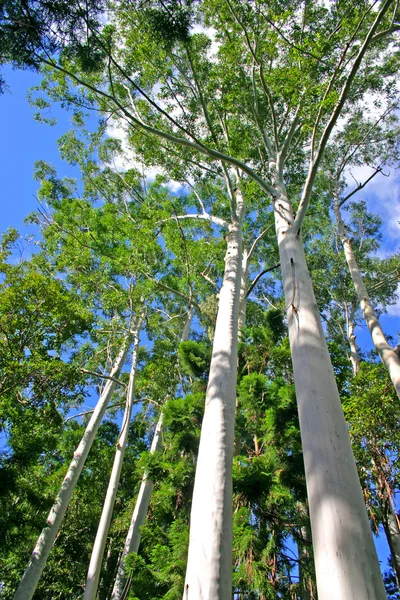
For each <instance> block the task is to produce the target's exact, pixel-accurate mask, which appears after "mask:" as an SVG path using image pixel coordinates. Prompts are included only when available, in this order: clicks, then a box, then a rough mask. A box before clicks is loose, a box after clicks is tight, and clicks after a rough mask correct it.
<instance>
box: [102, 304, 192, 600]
mask: <svg viewBox="0 0 400 600" xmlns="http://www.w3.org/2000/svg"><path fill="white" fill-rule="evenodd" d="M193 312H194V310H193V307H192V306H189V309H188V312H187V316H186V319H185V324H184V327H183V331H182V336H181V341H182V342H186V341H187V340H188V338H189V334H190V328H191V323H192V319H193ZM163 419H164V415H163V408H162V407H161V410H160V416H159V418H158V421H157V425H156V428H155V431H154V437H153V440H152V442H151V447H150V454H154V453H156V452H158V451H159V450H160V447H161V441H162V429H163ZM152 489H153V481H152V480H151V479H150V478H149V473H147V472H144V474H143V479H142V482H141V485H140V489H139V493H138V497H137V500H136V504H135V508H134V510H133V513H132V518H131V522H130V525H129V529H128V533H127V536H126V540H125V544H124V548H123V551H122V554H121V556H120V559H119V565H118V570H117V574H116V577H115V583H114V587H113V590H112V595H111V598H112V600H120V599H121V598H122V595H123V593H125V589H126V565H125V561H126V557H127V555H128V554H131V553H132V552H136V553H137V552H138V550H139V545H140V539H141V535H142V532H141V528H142V527H143V524H144V521H145V519H146V515H147V511H148V508H149V504H150V498H151V492H152Z"/></svg>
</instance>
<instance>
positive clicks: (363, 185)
mask: <svg viewBox="0 0 400 600" xmlns="http://www.w3.org/2000/svg"><path fill="white" fill-rule="evenodd" d="M381 172H382V167H381V166H379V167H377V168H376V169H375V171H374V172H373V173H372V175H371V176H370V177H368V179H366V180H365V181H364V183H359V184H358V185H357V187H356V188H355V189H354V190H353V191H352V192H350V194H347V196H345V197H344V198H342V200H340V202H339V207H342V206H343V204H344V203H345V202H347V200H348V199H349V198H351V197H352V196H354V194H356V193H357V192H359V191H360V190H362V189H363V188H364V187H365V186H366V185H367V184H368V183H369V182H370V181H371V179H373V178H374V177H375V176H376V175H378V173H381Z"/></svg>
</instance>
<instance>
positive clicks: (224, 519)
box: [183, 191, 244, 600]
mask: <svg viewBox="0 0 400 600" xmlns="http://www.w3.org/2000/svg"><path fill="white" fill-rule="evenodd" d="M235 204H236V217H235V219H233V220H232V222H231V224H230V226H229V234H228V236H227V252H226V256H225V274H224V281H223V285H222V288H221V292H220V300H219V307H218V315H217V321H216V326H215V336H214V344H213V351H212V358H211V365H210V375H209V381H208V387H207V393H206V403H205V411H204V419H203V424H202V428H201V438H200V448H199V454H198V460H197V468H196V477H195V484H194V491H193V502H192V511H191V517H190V540H189V556H188V564H187V571H186V581H185V588H184V593H183V599H184V600H200V599H201V600H231V599H232V458H233V446H234V420H235V398H236V374H237V364H236V363H237V337H238V317H239V303H240V286H241V261H242V221H243V214H244V206H243V198H242V195H241V193H240V192H239V191H236V203H235Z"/></svg>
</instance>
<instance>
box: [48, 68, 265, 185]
mask: <svg viewBox="0 0 400 600" xmlns="http://www.w3.org/2000/svg"><path fill="white" fill-rule="evenodd" d="M43 62H44V63H45V64H47V65H48V66H50V67H52V68H53V69H55V70H57V71H60V72H61V73H64V74H65V75H67V76H68V77H70V78H71V79H72V80H74V81H76V83H78V84H79V85H82V86H83V87H85V88H87V89H88V90H91V91H92V92H94V93H95V94H97V95H98V96H101V97H102V98H105V99H106V100H108V101H109V102H111V103H112V104H115V105H116V106H117V107H118V109H119V110H120V111H121V116H123V117H124V118H125V119H126V120H127V121H128V122H130V123H133V124H135V125H136V126H137V127H138V128H139V129H142V130H143V131H145V132H147V133H150V134H152V135H156V136H157V137H160V138H163V139H165V140H168V141H169V142H172V143H174V144H177V145H180V146H184V147H186V148H190V149H192V150H195V151H196V152H200V153H201V154H205V155H206V156H208V157H209V158H212V159H215V160H218V161H222V162H225V163H228V164H231V165H233V166H234V167H237V168H238V169H240V170H241V171H243V173H246V175H248V176H249V177H250V178H251V179H253V180H254V181H255V182H256V183H257V184H258V185H259V186H260V187H261V189H263V190H264V191H265V192H267V193H268V194H271V195H272V196H275V195H276V190H275V188H274V187H272V186H271V185H270V184H269V183H268V182H267V181H265V180H264V179H262V178H261V177H260V176H259V175H257V173H256V172H255V171H254V170H253V169H252V168H251V167H249V166H248V165H246V164H245V163H243V162H242V161H240V160H238V159H237V158H234V157H233V156H228V155H227V154H224V153H223V152H218V151H217V150H213V149H211V148H207V147H206V146H204V145H203V144H198V143H195V142H191V141H189V140H186V139H184V138H180V137H177V136H176V135H174V134H172V133H168V132H166V131H162V130H161V129H156V128H155V127H152V126H151V125H145V124H143V123H141V122H140V121H139V120H138V119H137V118H136V117H135V116H134V115H132V114H131V113H130V112H129V111H128V110H127V108H126V107H125V106H124V105H123V104H121V102H120V101H119V100H118V99H117V98H115V97H113V96H111V95H110V94H108V93H107V92H105V91H104V90H101V89H98V88H96V87H94V86H93V85H91V84H90V83H88V82H85V81H83V80H82V79H80V77H78V76H77V75H75V74H74V73H71V72H70V71H68V70H67V69H64V68H63V67H61V66H60V65H59V64H57V63H56V62H55V61H54V60H52V59H51V60H46V59H43Z"/></svg>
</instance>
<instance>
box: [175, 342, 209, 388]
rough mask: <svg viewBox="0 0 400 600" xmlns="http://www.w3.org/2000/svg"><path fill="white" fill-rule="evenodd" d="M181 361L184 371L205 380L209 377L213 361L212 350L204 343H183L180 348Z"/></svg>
mask: <svg viewBox="0 0 400 600" xmlns="http://www.w3.org/2000/svg"><path fill="white" fill-rule="evenodd" d="M178 355H179V361H180V363H181V365H182V369H183V370H184V371H185V372H186V373H187V374H188V375H193V376H194V377H199V378H203V379H205V378H206V377H207V375H208V370H209V368H210V361H211V348H210V346H209V345H208V344H205V343H204V342H193V341H191V340H188V341H187V342H181V343H180V344H179V348H178Z"/></svg>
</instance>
